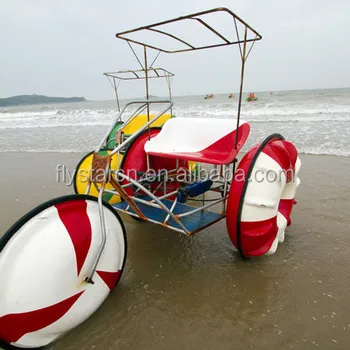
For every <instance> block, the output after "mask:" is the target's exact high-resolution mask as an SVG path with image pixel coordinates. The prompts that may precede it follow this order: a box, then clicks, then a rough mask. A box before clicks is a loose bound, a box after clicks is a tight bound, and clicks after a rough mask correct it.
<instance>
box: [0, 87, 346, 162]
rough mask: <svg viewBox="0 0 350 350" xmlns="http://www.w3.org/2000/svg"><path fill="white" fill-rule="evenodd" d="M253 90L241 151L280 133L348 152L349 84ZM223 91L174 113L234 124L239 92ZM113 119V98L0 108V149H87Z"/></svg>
mask: <svg viewBox="0 0 350 350" xmlns="http://www.w3.org/2000/svg"><path fill="white" fill-rule="evenodd" d="M255 94H256V96H257V97H258V100H257V101H255V102H249V103H248V102H245V101H244V99H243V102H242V109H241V119H242V120H245V121H247V122H249V123H250V125H251V134H250V136H249V139H248V141H247V144H246V146H245V149H247V148H248V147H250V146H252V145H254V144H256V143H258V142H261V141H263V140H264V139H265V138H266V137H267V136H269V135H271V134H273V133H279V134H281V135H283V136H284V137H285V138H286V139H287V140H289V141H291V142H293V143H294V144H295V145H296V146H297V148H298V150H299V152H300V153H307V154H328V155H338V156H350V88H348V89H329V90H307V91H280V92H278V91H277V92H260V93H257V92H256V93H255ZM228 95H229V94H221V95H215V97H214V98H212V99H209V100H206V99H204V96H182V97H174V99H173V101H174V107H173V113H174V114H175V115H176V116H179V117H180V116H181V117H185V118H187V117H193V118H214V119H215V118H230V119H232V123H234V124H235V123H236V116H237V107H238V94H236V95H235V97H234V98H232V99H231V98H228ZM246 95H247V94H244V97H246ZM126 102H127V101H121V103H122V105H123V104H125V103H126ZM157 108H158V110H159V108H160V107H159V106H158V107H157ZM117 117H118V111H117V106H116V102H115V101H89V102H82V103H70V104H47V105H33V106H17V107H6V108H0V152H89V151H91V150H93V149H95V148H96V146H97V145H98V144H99V142H100V140H101V138H102V137H103V136H104V134H105V133H106V131H107V129H108V126H109V125H110V124H111V123H112V122H113V120H115V119H116V118H117ZM124 119H125V117H124ZM208 132H210V130H208Z"/></svg>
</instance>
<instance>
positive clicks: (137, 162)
mask: <svg viewBox="0 0 350 350" xmlns="http://www.w3.org/2000/svg"><path fill="white" fill-rule="evenodd" d="M212 14H215V15H221V16H226V17H228V19H229V20H231V21H232V23H233V24H232V26H233V28H232V30H231V31H226V32H225V33H231V34H232V37H231V36H228V35H227V34H225V33H220V31H219V30H218V28H214V27H213V26H212V25H211V24H209V23H208V22H207V21H206V19H207V18H208V17H210V16H211V15H212ZM214 17H215V16H214ZM184 22H190V23H195V24H196V25H197V26H201V27H202V29H204V30H207V31H208V33H210V37H211V36H213V35H215V36H216V37H217V40H215V41H209V42H207V43H205V44H204V45H202V46H201V45H199V46H198V45H197V44H195V43H193V42H192V41H191V38H190V39H188V40H187V41H186V40H185V39H184V38H183V37H181V39H180V38H179V37H177V36H175V35H174V34H173V33H174V32H173V29H174V26H179V25H181V24H183V23H184ZM168 24H171V34H170V33H169V32H168V27H167V25H168ZM150 31H152V32H153V33H156V34H157V35H160V36H162V37H163V39H164V38H167V39H169V38H170V39H169V40H175V42H177V43H178V44H179V45H180V46H179V47H175V48H173V49H169V46H167V48H164V47H162V46H157V45H156V44H152V46H151V45H150V44H148V42H143V41H139V40H138V39H135V36H134V34H147V33H149V32H150ZM180 32H181V33H184V31H183V30H180ZM240 33H241V34H240ZM242 33H243V34H242ZM116 36H117V38H119V39H121V40H125V41H126V42H127V43H128V44H129V45H130V46H131V45H139V46H141V47H142V48H143V54H144V57H143V58H144V60H143V62H144V63H143V64H141V60H139V62H140V64H141V65H142V71H143V72H144V75H145V82H146V84H145V90H146V99H145V100H133V101H130V102H128V103H127V104H126V105H125V106H124V107H123V108H122V110H121V111H120V113H119V115H118V116H117V117H116V119H115V120H114V121H113V123H111V126H110V128H109V129H108V130H107V132H106V134H105V136H104V137H103V139H102V140H101V142H100V143H99V145H98V146H97V147H96V149H95V150H94V152H93V153H92V154H91V155H89V156H88V157H90V158H89V160H88V161H87V158H86V159H85V161H87V163H89V164H90V165H87V169H88V170H89V171H88V173H89V174H88V178H87V182H86V184H85V187H83V191H85V193H83V194H81V191H82V190H81V189H78V190H77V192H78V193H77V194H72V195H68V196H63V197H58V198H54V199H51V200H49V201H47V202H45V203H43V204H41V205H39V206H38V207H36V208H34V209H33V210H31V211H30V212H29V213H28V214H26V215H25V216H23V217H22V218H20V219H19V220H18V221H17V222H16V223H15V224H14V225H13V226H12V227H11V228H10V229H9V230H8V231H7V232H5V234H4V235H3V236H2V237H1V240H0V340H1V346H3V347H5V348H11V349H13V348H21V349H23V348H37V347H43V346H46V345H49V344H51V343H52V342H53V341H55V340H56V339H58V338H59V337H62V336H63V335H64V334H66V333H67V332H69V331H70V330H71V329H73V328H74V327H76V326H78V325H79V324H81V323H83V322H84V321H85V320H86V319H87V318H89V317H90V316H91V315H92V314H93V313H94V312H95V311H96V310H97V309H98V307H99V306H100V305H101V304H102V303H103V302H104V300H105V299H106V298H107V297H108V295H109V294H110V293H111V292H112V291H113V289H114V288H115V287H116V285H117V284H118V282H119V281H120V279H121V276H122V273H123V270H124V267H125V261H126V253H127V241H126V232H125V226H124V224H123V220H124V219H125V218H126V217H127V216H129V217H133V218H136V219H137V220H139V221H140V230H142V221H145V222H148V223H153V224H155V225H160V226H163V227H166V228H168V229H169V230H172V231H175V232H179V233H182V234H184V235H186V236H191V235H194V234H196V233H199V232H200V231H202V230H204V229H207V228H209V227H210V226H211V225H213V224H215V223H217V222H219V221H221V220H226V228H227V232H228V235H229V237H230V239H231V241H232V244H233V245H234V247H236V248H237V250H238V252H239V254H240V255H241V256H242V258H244V259H248V258H253V257H257V256H262V255H270V254H273V253H274V252H275V251H276V249H277V247H278V245H279V244H280V243H282V242H283V241H284V239H285V231H286V228H287V226H289V225H291V213H292V209H293V206H294V204H295V200H294V198H295V193H296V190H297V187H298V185H299V183H300V180H299V177H298V173H299V169H300V159H299V157H298V151H297V149H296V147H295V146H294V145H293V144H292V143H291V142H289V141H287V140H285V139H284V138H283V136H282V135H280V134H278V133H273V134H271V135H269V136H267V137H266V138H265V139H264V140H262V141H258V142H257V143H256V144H255V145H254V146H253V147H251V148H250V149H249V150H248V151H247V152H245V154H242V147H243V146H244V144H245V142H246V140H247V138H248V137H249V134H250V124H249V122H248V121H244V120H241V118H240V112H241V106H242V87H243V77H244V68H245V62H246V60H247V58H248V55H249V53H250V52H251V46H252V45H253V43H255V42H256V41H258V40H260V39H261V38H262V37H261V35H260V34H259V33H258V32H257V31H256V30H254V29H253V28H252V27H250V26H249V25H248V24H247V23H246V22H244V21H243V20H242V19H241V18H239V17H238V16H237V15H236V14H235V13H233V12H232V11H230V10H229V9H226V8H217V9H212V10H208V11H203V12H199V13H194V14H190V15H186V16H182V17H179V18H175V19H171V20H167V21H163V22H160V23H155V24H152V25H147V26H143V27H140V28H136V29H132V30H128V31H125V32H121V33H118V34H116ZM136 38H139V36H137V35H136ZM218 40H219V41H218ZM161 42H162V43H163V40H162V41H161ZM234 44H237V45H239V46H240V54H241V84H240V92H239V100H238V108H237V111H232V117H231V118H227V119H213V118H205V115H203V116H202V117H200V118H189V117H181V116H177V117H176V118H170V117H167V115H168V114H170V116H171V114H172V113H171V110H172V106H173V101H172V99H171V98H169V99H150V98H149V96H150V93H149V80H150V76H149V73H150V69H151V68H152V66H153V64H154V62H153V63H152V64H151V65H148V59H149V56H148V53H149V51H150V50H154V51H155V52H156V54H157V56H156V58H157V57H158V55H159V53H161V52H164V53H179V52H189V51H196V50H201V49H210V48H217V47H221V46H223V47H224V46H225V47H226V46H230V45H234ZM173 47H174V46H173ZM133 52H134V50H133ZM218 57H219V56H218ZM130 110H131V111H130ZM128 111H129V112H128ZM128 113H129V114H128ZM234 113H235V114H236V116H235V117H234ZM128 115H129V117H128ZM140 115H146V117H139V116H140ZM138 118H141V119H142V120H141V119H138ZM162 118H164V120H163V119H162ZM133 120H139V122H137V123H136V124H134V125H133V126H132V127H131V125H132V121H133ZM140 120H141V121H140ZM163 121H164V123H163ZM122 122H124V124H123V123H122ZM117 123H120V125H119V124H118V125H119V127H117ZM157 123H158V124H157ZM160 125H162V127H161V128H160ZM128 126H130V128H131V129H132V130H127V127H128ZM238 158H241V160H240V162H238ZM191 162H192V164H200V165H199V169H198V171H196V172H194V171H192V169H191V165H190V164H191ZM83 163H84V161H83ZM80 167H81V164H80V165H79V166H78V168H80ZM79 181H81V180H79ZM92 188H94V191H95V192H92V191H91V189H92ZM112 198H114V199H115V200H112ZM122 218H123V219H122ZM106 321H107V320H106Z"/></svg>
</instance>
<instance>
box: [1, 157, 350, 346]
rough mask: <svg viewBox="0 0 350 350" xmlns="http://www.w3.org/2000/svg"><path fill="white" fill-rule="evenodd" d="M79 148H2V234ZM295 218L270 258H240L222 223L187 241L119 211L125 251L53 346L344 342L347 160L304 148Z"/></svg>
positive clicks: (349, 228)
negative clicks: (120, 269) (110, 281)
mask: <svg viewBox="0 0 350 350" xmlns="http://www.w3.org/2000/svg"><path fill="white" fill-rule="evenodd" d="M81 157H82V154H78V153H66V154H62V153H0V164H1V173H0V193H1V197H0V198H1V199H0V208H1V216H0V235H1V234H2V233H4V232H5V231H6V230H7V229H8V228H9V226H10V225H12V224H13V223H14V222H15V221H16V220H17V219H18V218H19V217H20V216H22V215H23V214H25V213H26V212H27V211H28V210H30V209H31V208H33V207H34V206H36V205H38V204H40V203H41V202H43V201H45V200H48V199H51V198H54V197H57V196H60V195H64V194H70V193H73V187H69V186H67V185H66V184H65V183H64V182H60V183H58V182H57V173H56V172H55V169H56V166H57V165H58V164H63V165H66V166H67V168H68V169H70V170H73V169H74V167H75V165H76V164H77V163H78V161H79V160H80V158H81ZM300 158H301V161H302V169H301V172H300V178H301V185H300V187H299V189H298V193H297V198H296V199H297V201H298V204H297V206H295V208H294V212H293V215H292V220H293V224H292V226H291V227H290V228H289V229H288V231H287V239H286V241H285V243H284V244H282V245H280V246H279V248H278V250H277V253H276V254H275V255H273V256H269V257H262V258H256V259H250V260H247V261H242V260H241V258H240V257H239V254H238V253H237V252H236V251H235V250H234V247H233V246H232V244H231V241H230V239H229V237H228V235H227V232H226V226H225V222H224V221H222V222H220V223H218V224H216V225H214V226H212V227H210V228H208V229H206V230H204V231H203V232H201V233H199V234H198V235H196V236H194V237H190V238H187V237H184V236H183V235H181V234H178V233H176V232H172V231H169V230H167V229H165V228H163V227H158V226H154V225H151V224H147V223H136V222H134V221H133V220H132V219H130V218H128V217H123V221H124V223H125V225H126V231H127V235H128V246H129V248H128V256H127V261H126V267H125V271H124V274H123V277H122V280H121V282H120V284H119V285H118V287H117V288H116V290H115V291H114V292H113V293H112V294H111V295H110V296H109V298H108V299H107V300H106V302H105V303H104V304H103V305H102V307H101V308H100V309H99V310H98V311H97V312H96V313H95V314H94V315H93V316H92V317H91V318H90V319H89V320H87V321H86V322H85V323H84V324H82V325H81V326H79V327H78V328H76V329H74V330H73V331H71V332H70V333H69V334H67V335H66V336H64V337H63V338H61V339H60V340H59V341H57V342H56V343H54V344H53V345H52V346H51V347H49V348H50V349H55V350H60V349H65V350H69V349H116V348H118V349H133V350H138V349H140V350H141V349H152V350H158V349H159V350H160V349H180V348H181V349H214V348H216V349H289V348H291V349H292V348H293V349H312V348H319V349H348V348H349V345H348V344H349V340H350V304H349V293H350V279H349V265H350V237H349V232H350V218H349V212H350V201H349V196H350V183H349V171H350V158H347V157H336V156H311V155H310V156H309V155H301V156H300Z"/></svg>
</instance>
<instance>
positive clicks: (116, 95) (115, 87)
mask: <svg viewBox="0 0 350 350" xmlns="http://www.w3.org/2000/svg"><path fill="white" fill-rule="evenodd" d="M113 86H114V91H115V97H116V99H117V107H118V112H120V104H119V97H118V88H117V85H116V84H115V78H114V77H113Z"/></svg>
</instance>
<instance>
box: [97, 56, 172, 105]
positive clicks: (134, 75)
mask: <svg viewBox="0 0 350 350" xmlns="http://www.w3.org/2000/svg"><path fill="white" fill-rule="evenodd" d="M134 54H135V53H134ZM135 56H136V54H135ZM136 58H137V60H139V59H138V57H137V56H136ZM156 58H158V56H157V57H156ZM153 62H155V60H154V61H153ZM103 75H104V76H106V77H107V79H108V81H109V82H110V84H111V85H112V87H113V89H114V92H115V97H116V100H117V107H118V112H120V102H119V94H118V89H119V84H120V82H121V81H123V80H124V81H127V80H143V79H154V78H165V81H166V83H167V85H168V90H169V98H170V99H171V83H172V78H173V77H174V76H175V74H174V73H171V72H169V71H168V70H166V69H164V68H153V67H150V68H148V69H147V72H146V70H145V69H144V68H143V67H142V69H128V70H120V71H118V72H106V73H103Z"/></svg>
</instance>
